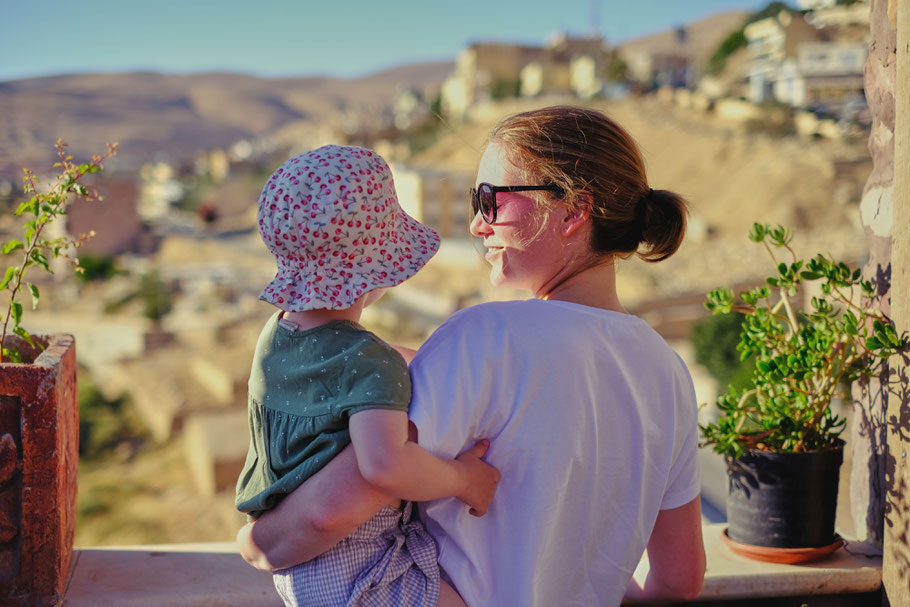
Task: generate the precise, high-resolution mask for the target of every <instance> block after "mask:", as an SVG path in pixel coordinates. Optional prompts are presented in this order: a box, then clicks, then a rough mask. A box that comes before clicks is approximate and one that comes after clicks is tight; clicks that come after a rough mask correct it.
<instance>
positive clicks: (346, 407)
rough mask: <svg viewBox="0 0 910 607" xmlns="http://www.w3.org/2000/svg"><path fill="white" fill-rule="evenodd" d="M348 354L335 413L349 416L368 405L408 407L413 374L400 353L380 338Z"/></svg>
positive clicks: (341, 377) (372, 407)
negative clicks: (410, 373) (411, 374)
mask: <svg viewBox="0 0 910 607" xmlns="http://www.w3.org/2000/svg"><path fill="white" fill-rule="evenodd" d="M346 355H347V356H348V361H347V365H346V366H345V368H344V371H343V373H341V374H340V379H339V382H340V384H341V385H340V386H339V387H340V389H341V390H340V394H339V395H338V399H337V404H336V405H335V414H336V415H338V416H345V415H346V416H348V417H349V416H351V415H353V414H355V413H357V412H359V411H363V410H366V409H397V410H400V411H407V410H408V404H409V403H410V402H411V378H410V376H409V375H408V364H407V362H405V360H404V358H402V356H401V354H399V353H398V352H396V351H395V349H394V348H392V347H391V346H389V345H388V344H386V343H384V342H382V341H380V340H379V339H378V338H377V339H370V340H367V341H365V342H364V343H363V344H361V345H359V346H358V347H357V348H354V349H350V350H348V351H347V353H346Z"/></svg>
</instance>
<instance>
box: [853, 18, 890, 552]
mask: <svg viewBox="0 0 910 607" xmlns="http://www.w3.org/2000/svg"><path fill="white" fill-rule="evenodd" d="M870 29H871V40H872V41H871V45H870V49H869V51H870V52H869V60H868V62H867V63H866V75H865V87H866V99H867V101H868V103H869V108H870V110H871V111H872V116H873V122H872V132H871V134H870V135H869V151H870V153H871V155H872V160H873V168H872V173H871V175H870V176H869V179H868V181H867V182H866V187H865V190H864V191H863V199H862V203H861V205H860V211H861V214H862V221H863V226H864V228H865V231H866V240H867V244H868V247H869V261H868V263H867V264H866V267H865V269H864V273H865V275H866V277H867V278H870V279H873V280H875V281H876V283H877V284H878V292H879V295H880V296H881V299H880V301H879V302H878V305H880V306H881V308H882V311H883V312H884V313H885V314H889V315H890V312H891V306H890V303H889V296H890V290H891V246H892V231H893V220H894V124H895V122H894V119H895V107H894V91H895V87H894V83H895V78H896V75H897V69H896V68H897V64H896V53H895V49H896V46H897V28H896V27H895V25H894V24H893V23H892V22H891V21H890V20H889V19H888V0H872V4H871V13H870ZM853 391H854V396H855V397H856V398H857V400H858V401H859V405H858V406H857V409H856V411H855V415H854V418H853V425H852V428H851V436H850V443H851V445H852V446H853V469H852V475H851V482H850V503H851V505H852V509H853V513H852V514H853V521H854V527H855V533H856V536H857V538H858V539H863V540H868V541H870V542H873V543H875V544H878V545H881V544H882V540H883V537H884V530H883V521H884V516H883V499H882V498H883V496H884V485H885V455H884V454H885V445H886V442H887V435H886V425H885V420H886V412H887V406H888V397H887V396H888V392H887V389H886V386H885V385H883V384H882V383H881V382H872V383H871V384H870V385H868V386H863V387H860V386H854V390H853Z"/></svg>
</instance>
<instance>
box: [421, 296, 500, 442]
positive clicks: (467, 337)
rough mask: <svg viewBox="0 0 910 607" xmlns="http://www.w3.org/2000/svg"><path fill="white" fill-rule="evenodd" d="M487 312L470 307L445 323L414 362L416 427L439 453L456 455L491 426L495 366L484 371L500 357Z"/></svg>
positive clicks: (431, 337)
mask: <svg viewBox="0 0 910 607" xmlns="http://www.w3.org/2000/svg"><path fill="white" fill-rule="evenodd" d="M483 324H484V322H483V316H482V314H480V313H478V312H477V311H476V310H472V309H471V308H468V309H465V310H462V311H461V312H458V313H457V314H455V315H454V316H452V317H451V318H450V319H449V320H447V321H446V322H445V323H443V324H442V325H441V326H440V327H439V328H438V329H437V330H436V331H435V332H434V333H433V334H432V335H431V336H430V337H429V338H428V339H427V340H426V342H424V344H423V345H422V346H421V347H420V349H419V350H418V351H417V355H416V356H415V357H414V360H413V361H411V366H410V372H411V386H412V398H411V408H410V412H409V414H408V415H409V417H410V419H411V421H412V422H414V424H415V425H416V426H417V430H418V439H417V440H418V443H419V444H420V445H421V446H422V447H423V448H424V449H426V450H427V451H430V452H431V453H434V454H435V455H438V456H439V457H448V458H451V457H455V456H456V455H458V454H459V453H461V452H462V451H464V449H465V448H466V446H467V445H468V443H469V442H473V440H474V439H475V438H476V437H478V434H481V433H484V432H485V431H487V429H486V428H484V416H485V415H486V412H487V409H488V406H487V405H488V403H489V401H490V398H491V397H490V394H491V390H492V386H491V385H490V377H491V376H492V375H495V371H491V370H490V369H487V371H490V372H487V373H485V372H484V365H485V364H486V363H485V361H486V360H487V358H488V357H496V352H494V351H493V350H494V349H495V348H489V347H488V346H489V345H490V344H489V343H488V342H489V340H488V339H486V338H485V337H484V335H485V333H484V328H483V327H482V326H481V325H483Z"/></svg>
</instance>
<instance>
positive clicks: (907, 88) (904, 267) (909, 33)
mask: <svg viewBox="0 0 910 607" xmlns="http://www.w3.org/2000/svg"><path fill="white" fill-rule="evenodd" d="M888 17H889V19H890V21H891V23H892V24H893V25H895V26H896V27H897V44H896V57H895V61H896V64H897V69H896V79H895V82H894V91H895V124H894V230H893V239H892V249H891V276H892V282H891V317H892V319H893V320H894V324H895V326H896V328H897V332H898V335H901V334H903V335H907V334H910V0H891V2H890V6H889V11H888ZM891 367H892V368H891V370H892V372H893V376H892V381H893V382H894V383H892V385H891V387H892V393H891V395H890V396H889V399H888V413H887V416H886V417H887V420H888V421H887V432H888V444H887V451H886V454H885V464H886V467H885V470H886V476H885V494H884V509H885V519H884V520H885V527H884V532H885V537H884V554H883V564H882V578H883V579H882V581H883V584H884V586H885V594H886V596H887V598H888V601H890V604H891V605H894V606H895V607H896V606H897V605H910V354H908V353H905V354H904V355H902V356H895V357H893V359H892V361H891Z"/></svg>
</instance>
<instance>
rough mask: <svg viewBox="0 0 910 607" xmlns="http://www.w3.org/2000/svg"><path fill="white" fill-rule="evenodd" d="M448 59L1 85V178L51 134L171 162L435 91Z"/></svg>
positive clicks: (38, 153) (88, 148)
mask: <svg viewBox="0 0 910 607" xmlns="http://www.w3.org/2000/svg"><path fill="white" fill-rule="evenodd" d="M451 70H452V63H451V62H436V63H420V64H413V65H406V66H401V67H396V68H393V69H390V70H386V71H382V72H378V73H375V74H372V75H368V76H365V77H363V78H358V79H350V80H345V79H339V78H330V77H319V76H317V77H306V78H279V79H267V78H259V77H255V76H249V75H244V74H232V73H212V74H194V75H169V74H158V73H151V72H135V73H126V74H83V75H67V76H51V77H44V78H31V79H26V80H15V81H8V82H0V178H7V179H11V178H14V177H17V176H18V174H19V172H20V170H21V168H20V167H22V166H31V167H32V168H35V169H41V168H42V167H43V166H44V165H45V164H47V163H48V162H49V161H50V160H51V159H52V158H53V142H54V141H56V140H57V138H58V137H62V138H63V139H64V140H65V141H67V142H71V143H72V144H73V147H72V148H71V150H70V151H71V152H72V153H74V154H77V155H78V154H80V153H92V152H96V151H99V150H103V149H104V146H105V144H106V143H108V142H111V141H118V142H119V143H120V146H121V152H120V155H119V156H118V158H117V164H118V165H120V166H131V165H134V164H136V163H139V162H144V161H147V160H150V159H153V158H155V157H156V156H159V157H160V156H162V155H164V156H165V157H168V158H170V159H172V160H183V159H186V158H189V157H191V156H192V155H193V154H194V153H195V152H196V151H199V150H206V149H210V148H213V147H224V146H227V145H230V144H231V143H233V142H235V141H237V140H238V139H241V138H244V137H256V136H261V135H266V134H271V133H272V132H274V131H276V130H277V129H280V128H281V127H283V126H285V125H287V124H292V123H298V124H299V123H301V122H303V123H312V124H318V123H321V122H324V121H325V120H326V119H328V118H329V117H331V116H332V115H333V114H334V113H335V112H338V111H340V110H343V109H345V108H359V109H362V110H364V111H366V112H370V111H379V110H380V109H381V108H383V107H385V106H388V105H389V104H390V103H391V102H392V101H393V100H394V98H395V95H396V93H397V92H399V91H400V90H402V89H403V88H416V89H419V90H424V89H427V88H430V87H438V86H439V84H440V83H441V82H442V80H443V79H444V78H445V77H446V76H447V75H448V74H449V73H450V72H451Z"/></svg>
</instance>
